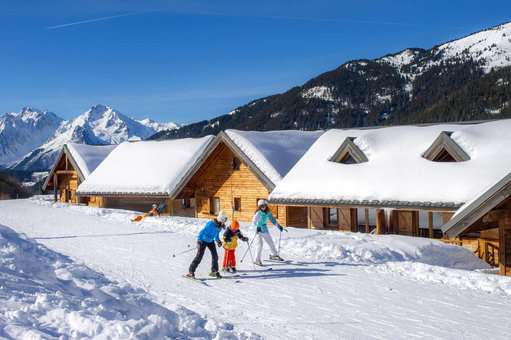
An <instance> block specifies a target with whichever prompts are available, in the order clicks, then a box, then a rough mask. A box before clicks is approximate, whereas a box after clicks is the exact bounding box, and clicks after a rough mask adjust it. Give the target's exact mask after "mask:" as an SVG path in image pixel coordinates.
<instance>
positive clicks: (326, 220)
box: [287, 206, 454, 238]
mask: <svg viewBox="0 0 511 340" xmlns="http://www.w3.org/2000/svg"><path fill="white" fill-rule="evenodd" d="M287 209H288V214H287V216H288V217H287V220H288V221H292V220H293V219H296V217H295V216H303V218H306V220H307V227H308V228H310V229H330V230H339V231H351V232H365V233H369V232H373V233H375V234H397V235H406V236H420V237H430V238H433V237H434V238H441V237H442V234H441V231H440V229H438V225H435V226H434V224H433V216H434V215H435V220H438V219H440V220H441V221H442V223H446V222H447V221H448V220H449V219H450V218H451V217H452V215H453V214H454V212H453V211H427V210H413V209H393V208H374V207H362V206H301V207H297V206H293V207H291V206H287ZM420 215H422V218H420Z"/></svg>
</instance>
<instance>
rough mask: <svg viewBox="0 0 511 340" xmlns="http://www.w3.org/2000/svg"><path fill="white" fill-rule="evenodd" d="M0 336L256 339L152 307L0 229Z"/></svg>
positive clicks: (134, 292)
mask: <svg viewBox="0 0 511 340" xmlns="http://www.w3.org/2000/svg"><path fill="white" fill-rule="evenodd" d="M0 255H1V256H0V302H1V303H0V337H2V336H3V337H7V338H12V339H53V338H56V337H59V336H63V338H73V339H81V338H95V339H133V338H137V339H157V338H159V339H161V338H165V337H167V338H168V337H172V338H188V337H200V338H210V339H211V338H215V337H222V336H223V337H229V336H230V338H232V339H239V338H243V339H248V338H249V337H252V338H256V336H255V335H253V334H250V333H240V332H236V331H233V330H232V326H231V325H229V324H222V323H218V322H215V321H214V320H208V319H205V318H202V317H200V316H199V315H197V314H196V313H194V312H192V311H190V310H188V309H186V308H184V307H181V306H177V307H176V308H174V309H168V308H165V307H162V306H161V305H159V304H157V303H155V302H153V301H151V297H150V296H149V294H147V292H145V291H144V290H142V289H137V288H133V287H132V286H130V285H129V284H126V283H118V282H115V281H111V280H109V279H108V278H106V277H105V276H104V275H103V274H101V273H98V272H96V271H93V270H91V269H90V268H88V267H87V266H85V265H83V264H80V263H77V262H75V261H72V260H71V259H70V258H69V257H66V256H63V255H61V254H59V253H56V252H54V251H52V250H50V249H48V248H46V247H44V246H42V245H40V244H38V243H36V242H34V241H33V240H30V239H27V238H25V237H23V236H21V235H19V234H17V233H16V232H14V231H13V230H12V229H10V228H7V227H4V226H1V225H0Z"/></svg>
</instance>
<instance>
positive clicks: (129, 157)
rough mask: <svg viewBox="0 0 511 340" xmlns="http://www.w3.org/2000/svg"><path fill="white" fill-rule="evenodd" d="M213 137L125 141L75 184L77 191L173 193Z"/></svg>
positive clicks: (92, 192)
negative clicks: (87, 175) (83, 179)
mask: <svg viewBox="0 0 511 340" xmlns="http://www.w3.org/2000/svg"><path fill="white" fill-rule="evenodd" d="M213 139H214V136H206V137H202V138H184V139H176V140H166V141H142V142H124V143H122V144H120V145H119V146H118V147H117V148H116V149H115V150H114V151H112V152H111V153H110V155H108V157H107V158H106V159H105V160H104V161H103V162H102V163H101V164H100V165H99V166H98V168H97V169H96V170H95V171H94V172H93V173H92V174H91V175H90V176H89V177H88V178H87V179H86V180H85V181H84V182H83V183H82V184H81V185H80V186H79V187H78V193H81V194H98V193H101V194H108V193H113V194H159V195H169V194H172V191H173V190H174V189H175V188H176V186H178V185H179V183H180V181H181V179H182V178H183V177H184V176H185V175H186V173H187V172H188V171H189V170H190V169H191V167H192V166H193V165H194V164H195V163H196V162H197V160H198V159H199V158H200V157H201V156H202V153H203V152H204V151H205V150H206V148H207V147H208V145H209V144H210V143H211V142H212V140H213Z"/></svg>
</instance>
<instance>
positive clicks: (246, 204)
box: [178, 130, 323, 226]
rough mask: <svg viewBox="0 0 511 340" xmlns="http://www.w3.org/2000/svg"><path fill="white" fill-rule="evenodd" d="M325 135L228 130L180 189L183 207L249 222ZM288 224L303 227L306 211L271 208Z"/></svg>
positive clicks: (287, 207) (207, 214) (290, 208)
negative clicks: (193, 204)
mask: <svg viewBox="0 0 511 340" xmlns="http://www.w3.org/2000/svg"><path fill="white" fill-rule="evenodd" d="M322 133H323V131H313V132H310V131H308V132H306V131H292V130H291V131H266V132H261V131H238V130H226V131H224V132H221V133H220V134H219V135H218V136H217V137H216V139H215V142H214V147H213V148H212V150H211V152H209V153H207V154H205V155H204V157H203V159H202V160H201V161H200V163H198V164H197V167H196V169H195V171H194V172H193V174H192V175H191V176H190V178H189V179H188V180H187V181H186V182H185V183H184V186H183V187H182V188H181V189H180V192H179V194H178V197H180V198H182V202H183V203H182V204H183V205H185V206H189V205H190V203H189V202H190V201H195V202H196V216H197V217H204V218H209V217H212V216H214V215H215V214H216V213H218V211H220V210H224V211H225V212H226V213H227V214H228V215H229V216H230V217H234V218H236V219H238V220H240V221H250V220H251V219H252V216H253V214H254V212H255V210H256V209H257V201H258V200H259V199H261V198H264V199H267V198H268V195H269V193H270V192H271V191H272V190H273V189H274V188H275V186H276V185H277V184H278V183H279V182H280V181H281V180H282V178H283V177H284V176H285V175H286V174H287V173H288V172H289V170H291V168H292V167H293V166H294V165H295V164H296V162H297V161H298V160H299V159H300V158H301V157H302V156H303V155H304V154H305V152H306V151H307V150H308V149H309V147H310V146H311V145H312V144H313V143H314V142H315V141H316V140H317V138H318V137H319V136H320V135H321V134H322ZM270 208H271V209H272V212H273V214H274V215H275V216H276V217H277V218H278V219H279V221H280V222H281V223H283V224H286V225H289V226H302V225H303V223H306V215H305V214H303V213H302V212H303V211H302V210H303V209H302V208H298V211H296V210H295V207H294V206H292V205H290V206H286V207H285V206H281V205H275V206H271V207H270Z"/></svg>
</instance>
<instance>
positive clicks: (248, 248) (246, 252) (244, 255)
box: [240, 234, 257, 263]
mask: <svg viewBox="0 0 511 340" xmlns="http://www.w3.org/2000/svg"><path fill="white" fill-rule="evenodd" d="M256 236H257V234H256ZM256 236H254V238H253V239H252V241H250V243H249V244H248V247H247V250H245V254H243V256H242V257H241V260H240V262H241V263H243V260H244V259H245V257H246V256H247V254H248V252H249V250H250V246H251V245H252V243H253V242H254V241H255V239H256Z"/></svg>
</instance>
